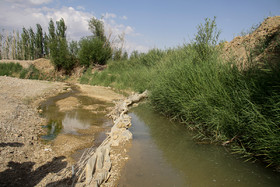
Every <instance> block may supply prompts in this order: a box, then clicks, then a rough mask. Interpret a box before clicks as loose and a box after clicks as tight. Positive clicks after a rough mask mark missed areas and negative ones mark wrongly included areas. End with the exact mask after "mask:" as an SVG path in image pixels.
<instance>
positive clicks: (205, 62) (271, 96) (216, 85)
mask: <svg viewBox="0 0 280 187" xmlns="http://www.w3.org/2000/svg"><path fill="white" fill-rule="evenodd" d="M206 21H208V20H206ZM209 25H212V26H213V25H214V24H208V26H209ZM209 30H211V29H205V32H208V31H209ZM217 33H218V32H217ZM199 34H200V35H201V37H203V38H204V39H205V38H206V39H207V38H208V37H204V35H203V32H202V33H201V32H200V33H199ZM206 35H207V34H206ZM209 35H210V36H213V35H211V34H209ZM198 38H199V36H198ZM214 38H215V37H214ZM212 43H213V42H212ZM214 43H215V42H214ZM215 46H216V44H215V45H211V42H209V41H208V40H206V41H202V42H200V43H199V42H193V43H191V44H186V45H184V46H182V47H177V48H174V49H168V50H157V49H153V50H151V51H149V52H148V53H147V54H141V55H138V56H136V57H135V56H133V57H131V58H130V59H129V60H122V61H111V62H110V63H109V64H108V68H107V69H105V70H104V71H101V72H95V73H93V74H92V73H91V69H89V70H88V71H87V72H86V73H85V74H84V75H83V76H82V78H81V83H85V84H92V85H104V86H112V87H115V88H117V89H132V90H134V91H138V92H142V91H144V90H145V89H148V90H149V91H150V92H149V93H150V97H149V98H150V102H151V103H152V105H153V106H154V108H155V110H157V111H159V112H160V113H162V114H164V115H167V116H169V117H171V118H173V119H177V120H180V121H182V122H184V123H185V124H186V126H187V127H189V128H191V129H196V131H197V135H196V136H195V138H197V139H198V140H208V141H210V142H217V143H223V142H225V141H229V140H232V141H231V144H230V146H231V148H232V150H233V152H235V153H239V154H241V155H243V156H244V157H248V159H252V158H253V159H259V160H262V161H264V162H266V163H267V164H268V165H273V166H279V165H280V154H279V153H280V64H279V63H270V61H262V62H254V61H250V60H249V59H248V63H251V64H250V65H249V66H248V67H249V68H247V69H246V70H240V69H238V67H236V65H235V64H237V63H236V62H235V61H234V60H233V61H229V62H224V61H223V59H220V49H219V48H217V47H215ZM260 46H264V45H262V44H260ZM266 46H268V45H266ZM251 51H254V50H251ZM262 51H264V50H262ZM252 55H254V53H252ZM279 58H280V57H278V59H279ZM265 59H266V58H264V60H265ZM267 59H268V58H267ZM278 62H279V60H278ZM259 64H262V65H261V66H260V65H259Z"/></svg>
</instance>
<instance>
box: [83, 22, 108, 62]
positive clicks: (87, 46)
mask: <svg viewBox="0 0 280 187" xmlns="http://www.w3.org/2000/svg"><path fill="white" fill-rule="evenodd" d="M89 29H90V31H91V32H92V33H93V36H89V37H84V38H82V39H81V40H80V42H79V52H78V59H79V61H80V64H81V65H83V66H86V67H89V66H91V65H94V64H100V65H104V64H106V63H107V61H108V60H109V59H110V58H111V57H112V52H113V51H112V48H111V45H110V42H109V40H107V38H106V36H105V32H104V25H103V22H102V21H100V20H98V19H96V18H92V19H91V20H90V21H89Z"/></svg>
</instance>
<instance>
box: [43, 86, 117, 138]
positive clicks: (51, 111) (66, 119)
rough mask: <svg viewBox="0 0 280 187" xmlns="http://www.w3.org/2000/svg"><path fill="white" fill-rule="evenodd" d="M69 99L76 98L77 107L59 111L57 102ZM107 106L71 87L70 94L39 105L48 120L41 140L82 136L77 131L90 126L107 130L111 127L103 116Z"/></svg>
mask: <svg viewBox="0 0 280 187" xmlns="http://www.w3.org/2000/svg"><path fill="white" fill-rule="evenodd" d="M69 97H74V98H76V99H77V100H78V104H79V105H78V106H77V107H74V108H71V110H66V111H61V110H59V106H58V105H57V102H58V101H60V100H62V99H66V98H69ZM108 106H111V104H108V103H106V102H104V101H100V100H97V99H94V98H91V97H87V96H83V95H80V94H79V91H78V90H77V89H76V88H75V87H72V91H71V92H68V93H63V94H60V95H58V96H55V97H52V98H49V99H48V100H47V101H45V102H43V103H42V104H41V106H40V108H41V109H42V110H43V113H42V115H43V117H45V118H47V120H48V124H47V125H46V126H44V128H47V129H48V132H47V134H46V135H43V136H41V138H42V139H44V140H53V139H54V138H55V137H56V136H57V135H58V134H59V133H65V134H74V135H82V134H81V133H80V132H79V130H83V129H89V128H90V127H91V126H98V127H102V128H104V129H106V128H109V127H111V126H112V122H111V120H110V119H109V118H107V117H106V116H105V114H106V107H108ZM69 107H72V106H69Z"/></svg>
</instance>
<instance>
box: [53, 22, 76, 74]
mask: <svg viewBox="0 0 280 187" xmlns="http://www.w3.org/2000/svg"><path fill="white" fill-rule="evenodd" d="M56 26H57V28H55V26H54V22H53V21H52V20H50V23H49V37H48V39H49V47H50V57H51V60H52V62H53V63H54V65H55V67H56V69H57V70H61V69H64V70H66V73H70V72H71V70H72V68H73V67H74V65H75V58H73V56H71V55H70V53H69V51H68V44H67V40H66V29H67V27H66V25H65V22H64V20H63V18H61V19H60V20H59V21H57V22H56Z"/></svg>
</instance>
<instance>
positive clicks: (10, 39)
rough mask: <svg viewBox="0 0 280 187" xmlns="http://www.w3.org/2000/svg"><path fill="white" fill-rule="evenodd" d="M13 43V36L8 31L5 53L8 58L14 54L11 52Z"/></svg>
mask: <svg viewBox="0 0 280 187" xmlns="http://www.w3.org/2000/svg"><path fill="white" fill-rule="evenodd" d="M11 45H12V36H11V35H10V34H9V33H8V32H7V34H6V40H5V54H6V59H10V57H11V56H12V54H10V52H11V50H10V47H11Z"/></svg>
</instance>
